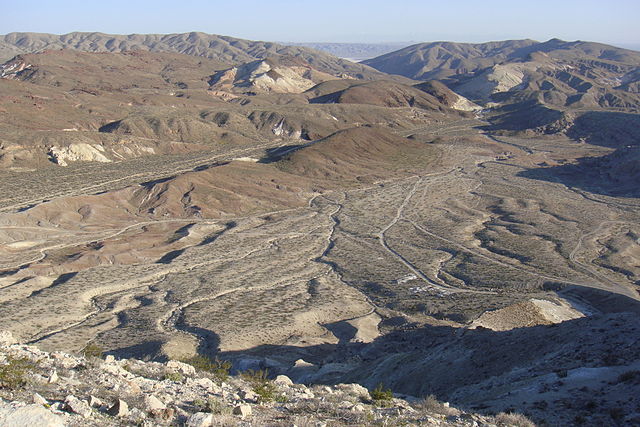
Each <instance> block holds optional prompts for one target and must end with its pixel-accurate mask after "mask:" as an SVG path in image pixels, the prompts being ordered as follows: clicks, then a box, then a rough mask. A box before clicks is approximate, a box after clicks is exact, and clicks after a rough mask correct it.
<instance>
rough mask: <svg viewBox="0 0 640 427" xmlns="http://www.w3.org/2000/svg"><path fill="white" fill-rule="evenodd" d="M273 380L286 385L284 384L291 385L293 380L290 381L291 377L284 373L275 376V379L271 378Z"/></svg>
mask: <svg viewBox="0 0 640 427" xmlns="http://www.w3.org/2000/svg"><path fill="white" fill-rule="evenodd" d="M273 382H274V383H276V384H281V385H286V386H290V385H293V381H291V378H289V377H288V376H286V375H278V376H277V377H276V379H275V380H273Z"/></svg>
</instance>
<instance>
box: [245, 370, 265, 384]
mask: <svg viewBox="0 0 640 427" xmlns="http://www.w3.org/2000/svg"><path fill="white" fill-rule="evenodd" d="M240 377H242V379H244V380H245V381H247V382H248V383H250V384H252V385H258V384H263V383H265V382H268V381H269V371H268V370H267V369H247V370H246V371H243V372H242V373H240Z"/></svg>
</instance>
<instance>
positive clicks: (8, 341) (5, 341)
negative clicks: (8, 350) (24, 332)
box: [0, 331, 16, 345]
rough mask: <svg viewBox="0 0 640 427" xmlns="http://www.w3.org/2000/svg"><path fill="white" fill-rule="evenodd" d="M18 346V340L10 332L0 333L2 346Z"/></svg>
mask: <svg viewBox="0 0 640 427" xmlns="http://www.w3.org/2000/svg"><path fill="white" fill-rule="evenodd" d="M12 344H16V339H15V338H14V337H13V334H12V333H11V332H9V331H0V345H12Z"/></svg>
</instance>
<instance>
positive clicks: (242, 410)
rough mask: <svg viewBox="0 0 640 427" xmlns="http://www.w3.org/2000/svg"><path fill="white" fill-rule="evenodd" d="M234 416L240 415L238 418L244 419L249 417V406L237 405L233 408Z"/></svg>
mask: <svg viewBox="0 0 640 427" xmlns="http://www.w3.org/2000/svg"><path fill="white" fill-rule="evenodd" d="M233 414H234V415H240V418H245V417H248V416H250V415H251V406H249V405H238V406H236V407H235V408H233Z"/></svg>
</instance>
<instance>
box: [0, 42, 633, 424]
mask: <svg viewBox="0 0 640 427" xmlns="http://www.w3.org/2000/svg"><path fill="white" fill-rule="evenodd" d="M0 52H1V53H2V55H3V57H4V58H5V59H6V62H5V63H4V65H2V66H1V67H0V77H1V78H0V179H1V180H2V183H3V184H2V186H0V290H1V291H0V330H10V331H11V332H12V333H13V336H14V337H16V338H17V339H18V340H19V341H20V342H22V343H24V344H29V345H34V346H37V347H38V348H40V349H41V350H43V351H65V352H78V351H80V350H81V349H83V348H85V347H86V346H87V345H88V344H91V345H95V346H99V347H100V348H102V349H103V350H104V351H105V353H107V354H110V355H113V356H115V357H116V358H118V359H120V358H137V359H143V360H153V361H159V362H166V361H168V360H183V359H188V358H190V357H193V356H194V355H202V356H206V357H218V358H220V359H223V360H228V361H230V362H232V364H233V371H243V370H246V369H265V368H266V369H268V370H269V372H271V373H272V374H273V375H276V374H286V375H287V376H289V377H290V378H291V379H293V380H294V382H298V383H306V384H336V383H344V382H349V383H360V384H362V385H363V386H365V387H367V388H369V389H373V388H374V387H376V385H378V384H380V383H384V385H385V386H387V387H389V388H390V389H391V390H393V391H394V392H396V393H402V394H404V395H410V396H416V397H424V396H428V395H435V397H436V398H438V399H440V400H446V401H450V402H451V403H452V404H453V405H455V406H457V407H460V408H463V409H464V410H469V411H475V412H483V413H486V414H495V413H498V412H519V413H524V414H526V415H527V416H529V417H530V418H531V419H532V420H534V421H537V422H539V423H541V424H542V425H545V424H547V425H571V424H582V425H633V424H638V423H640V401H639V400H638V397H637V396H638V390H639V387H640V374H638V372H640V362H638V361H639V360H640V346H638V344H639V342H638V341H639V339H640V329H639V327H640V321H639V320H638V313H639V312H640V303H639V299H640V292H639V290H640V199H639V197H640V194H639V187H638V183H639V182H640V144H639V142H638V141H639V138H640V115H639V114H638V112H639V109H640V95H639V93H640V89H639V86H638V82H639V80H638V79H640V72H639V70H640V68H639V67H640V53H638V52H635V51H630V50H624V49H619V48H614V47H611V46H606V45H601V44H597V43H587V42H564V41H561V40H556V39H554V40H550V41H548V42H544V43H539V42H536V41H532V40H520V41H507V42H493V43H486V44H479V45H470V44H461V43H444V42H440V43H430V44H421V45H415V46H410V47H407V48H404V49H402V50H399V51H397V52H392V53H389V54H385V55H383V56H381V57H378V58H374V59H370V60H367V61H365V62H364V63H363V64H355V63H352V62H349V61H346V60H343V59H339V58H336V57H333V56H331V55H329V54H327V53H322V52H318V51H315V50H313V49H310V48H306V47H300V46H283V45H278V44H275V43H266V42H252V41H246V40H239V39H233V38H229V37H221V36H213V35H207V34H202V33H189V34H174V35H129V36H111V35H106V34H100V33H72V34H67V35H63V36H56V35H48V34H33V33H13V34H8V35H6V36H2V37H0ZM45 397H46V396H45Z"/></svg>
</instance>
